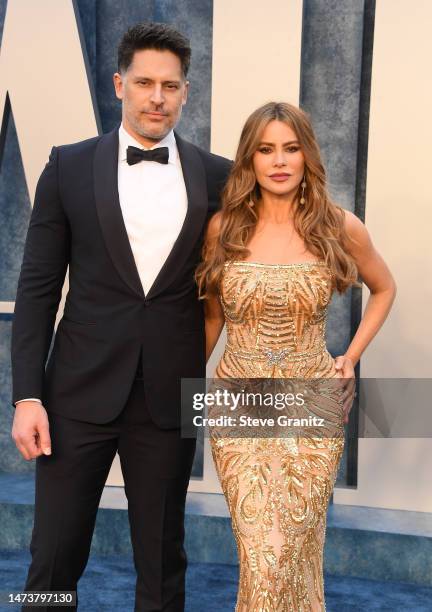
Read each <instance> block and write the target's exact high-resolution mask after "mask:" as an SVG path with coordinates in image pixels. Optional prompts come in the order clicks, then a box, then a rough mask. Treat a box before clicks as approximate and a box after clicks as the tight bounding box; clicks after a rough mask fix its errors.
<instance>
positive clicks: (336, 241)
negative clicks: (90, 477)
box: [195, 102, 358, 299]
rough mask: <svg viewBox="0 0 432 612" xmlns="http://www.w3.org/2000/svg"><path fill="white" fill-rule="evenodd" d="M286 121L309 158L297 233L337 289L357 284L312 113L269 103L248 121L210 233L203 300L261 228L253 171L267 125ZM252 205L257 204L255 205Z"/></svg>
mask: <svg viewBox="0 0 432 612" xmlns="http://www.w3.org/2000/svg"><path fill="white" fill-rule="evenodd" d="M275 120H276V121H282V122H284V123H286V124H287V125H289V127H290V128H291V129H292V130H294V132H295V134H296V136H297V139H298V141H299V144H300V148H301V150H302V152H303V155H304V158H305V179H306V189H305V204H304V206H301V205H299V197H300V185H299V187H298V190H297V194H296V196H295V198H294V202H293V204H294V206H293V220H294V228H295V231H297V233H298V234H299V235H300V236H301V237H302V238H303V240H304V243H305V246H306V249H308V250H309V251H310V252H311V253H313V254H314V255H315V256H316V257H317V259H319V260H322V261H324V262H325V263H326V264H327V266H328V267H329V268H330V271H331V272H332V276H333V286H334V288H335V289H336V290H337V291H338V292H339V293H343V292H344V291H346V289H347V288H348V287H349V286H350V285H358V283H357V267H356V264H355V262H354V259H353V258H352V257H351V256H350V255H349V253H348V252H347V249H346V244H347V243H348V242H349V240H350V238H349V237H348V235H347V232H346V230H345V226H344V210H343V208H341V207H340V206H337V205H336V204H334V203H333V202H332V201H331V199H330V196H329V194H328V191H327V186H326V173H325V169H324V166H323V163H322V161H321V154H320V151H319V147H318V143H317V141H316V138H315V134H314V132H313V128H312V125H311V122H310V119H309V117H308V115H307V114H306V113H305V112H304V111H302V110H301V109H299V108H297V107H295V106H292V105H291V104H287V103H285V102H269V103H268V104H265V105H264V106H261V107H260V108H258V109H257V110H256V111H254V112H253V113H252V114H251V115H250V117H249V118H248V119H247V121H246V123H245V125H244V128H243V130H242V133H241V136H240V142H239V146H238V150H237V154H236V158H235V161H234V165H233V167H232V170H231V173H230V176H229V178H228V181H227V183H226V185H225V188H224V190H223V193H222V209H221V212H220V213H219V216H220V224H219V229H218V231H217V234H215V235H209V234H208V235H207V238H206V240H205V243H204V248H203V257H202V261H201V263H200V265H199V266H198V268H197V270H196V274H195V278H196V281H197V284H198V288H199V295H200V298H201V299H204V298H206V297H208V296H209V295H210V294H214V293H216V292H217V291H218V287H219V283H220V280H221V275H222V272H223V267H224V264H225V262H227V261H232V260H243V259H246V258H247V257H248V255H250V251H249V250H248V248H247V245H248V244H249V242H250V240H251V238H252V236H253V234H254V231H255V229H256V225H257V221H258V215H259V203H260V199H261V193H260V186H259V184H258V182H257V180H256V176H255V172H254V168H253V156H254V153H255V152H256V150H257V149H258V147H259V144H260V142H261V138H262V134H263V132H264V129H265V127H266V126H267V125H268V124H269V123H270V122H271V121H275ZM251 203H253V204H254V205H253V206H251Z"/></svg>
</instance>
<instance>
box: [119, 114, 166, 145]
mask: <svg viewBox="0 0 432 612" xmlns="http://www.w3.org/2000/svg"><path fill="white" fill-rule="evenodd" d="M129 122H130V123H131V125H132V127H133V129H134V130H135V132H136V133H137V134H139V135H140V136H142V137H143V138H146V139H147V140H152V141H154V142H155V143H157V142H159V141H161V140H163V139H164V138H165V136H166V135H167V134H169V132H170V131H171V130H172V128H173V126H168V127H167V126H160V131H159V132H157V133H156V134H155V133H154V132H151V131H150V130H149V129H148V128H146V127H145V126H143V125H142V124H141V123H140V122H139V121H138V120H135V117H134V118H133V122H131V121H129ZM176 123H177V122H176ZM157 127H158V126H155V128H156V129H157Z"/></svg>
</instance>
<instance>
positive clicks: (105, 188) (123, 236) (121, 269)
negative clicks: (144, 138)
mask: <svg viewBox="0 0 432 612" xmlns="http://www.w3.org/2000/svg"><path fill="white" fill-rule="evenodd" d="M118 149H119V138H118V128H116V129H115V130H113V131H112V132H109V133H108V134H104V135H103V136H101V138H100V140H99V142H98V144H97V146H96V151H95V156H94V167H93V171H94V191H95V199H96V209H97V214H98V217H99V223H100V226H101V230H102V234H103V237H104V240H105V244H106V248H107V251H108V253H109V255H110V257H111V259H112V262H113V264H114V266H115V268H116V269H117V272H118V273H119V274H120V276H121V278H122V279H123V280H124V281H125V282H126V283H127V285H128V286H129V287H130V289H132V291H133V292H134V293H136V294H138V295H139V296H140V297H144V291H143V287H142V284H141V280H140V277H139V274H138V270H137V267H136V264H135V260H134V256H133V253H132V249H131V246H130V242H129V238H128V235H127V231H126V227H125V224H124V220H123V215H122V212H121V207H120V199H119V193H118Z"/></svg>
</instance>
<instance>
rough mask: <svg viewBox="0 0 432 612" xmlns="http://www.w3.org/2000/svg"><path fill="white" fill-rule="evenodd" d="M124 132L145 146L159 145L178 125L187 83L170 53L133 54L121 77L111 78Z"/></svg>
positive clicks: (148, 51) (175, 57)
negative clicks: (120, 106)
mask: <svg viewBox="0 0 432 612" xmlns="http://www.w3.org/2000/svg"><path fill="white" fill-rule="evenodd" d="M114 87H115V91H116V96H117V98H119V99H120V100H122V120H123V125H124V127H125V129H126V130H127V131H128V132H129V133H131V134H132V135H133V136H135V138H136V139H137V140H139V141H140V142H142V143H143V144H144V146H146V145H147V146H151V145H153V144H155V142H159V141H160V140H162V138H164V137H165V136H166V135H167V134H168V132H169V131H170V130H171V129H172V128H173V127H174V126H175V125H176V124H177V123H178V121H179V119H180V116H181V111H182V107H183V105H184V104H186V99H187V93H188V88H189V83H188V81H186V80H185V79H184V77H183V73H182V69H181V62H180V59H179V58H178V57H177V55H175V54H174V53H171V51H157V50H155V49H145V50H143V51H135V53H134V56H133V60H132V62H131V64H130V66H129V68H128V69H127V71H126V72H125V73H123V74H119V73H118V72H116V73H115V75H114Z"/></svg>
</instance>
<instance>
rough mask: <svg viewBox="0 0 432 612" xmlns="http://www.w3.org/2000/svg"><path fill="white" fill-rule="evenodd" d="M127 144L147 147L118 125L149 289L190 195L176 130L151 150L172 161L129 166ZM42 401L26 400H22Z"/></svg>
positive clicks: (128, 204) (136, 249) (130, 221)
mask: <svg viewBox="0 0 432 612" xmlns="http://www.w3.org/2000/svg"><path fill="white" fill-rule="evenodd" d="M128 146H133V147H138V148H140V149H146V147H144V146H143V145H142V144H140V143H139V142H138V141H137V140H135V139H134V138H133V137H132V136H130V135H129V134H128V133H127V132H126V130H125V129H124V127H123V124H122V125H121V126H120V128H119V156H118V191H119V198H120V207H121V211H122V215H123V220H124V224H125V226H126V231H127V235H128V238H129V242H130V245H131V249H132V253H133V256H134V259H135V264H136V267H137V270H138V274H139V277H140V279H141V284H142V286H143V289H144V293H145V294H147V293H148V292H149V290H150V288H151V286H152V285H153V283H154V281H155V279H156V277H157V275H158V274H159V271H160V269H161V268H162V266H163V264H164V262H165V260H166V259H167V257H168V255H169V254H170V252H171V249H172V247H173V245H174V242H175V241H176V239H177V237H178V235H179V233H180V230H181V228H182V225H183V222H184V220H185V216H186V211H187V193H186V187H185V183H184V178H183V172H182V168H181V164H180V158H179V154H178V150H177V144H176V141H175V137H174V132H173V131H172V130H171V132H169V133H168V134H167V135H166V136H165V138H164V139H163V140H161V141H160V142H158V143H157V144H156V145H154V146H153V147H151V149H156V148H157V147H168V149H169V160H168V164H160V163H158V162H153V161H141V162H139V163H137V164H134V165H132V166H129V164H128V163H127V161H126V150H127V148H128ZM31 400H33V401H38V402H40V399H37V398H26V399H22V400H18V401H17V402H16V403H15V404H18V403H19V402H26V401H31Z"/></svg>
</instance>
